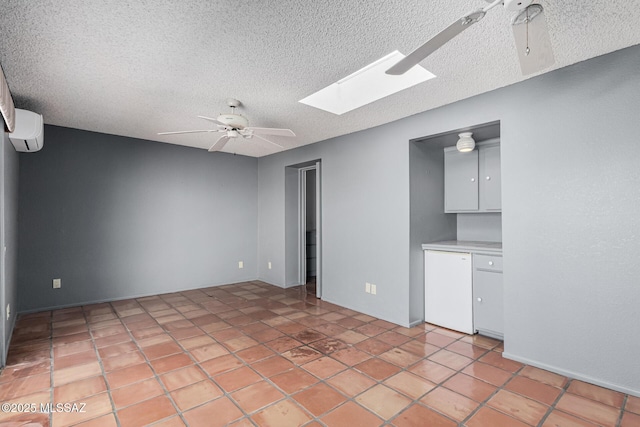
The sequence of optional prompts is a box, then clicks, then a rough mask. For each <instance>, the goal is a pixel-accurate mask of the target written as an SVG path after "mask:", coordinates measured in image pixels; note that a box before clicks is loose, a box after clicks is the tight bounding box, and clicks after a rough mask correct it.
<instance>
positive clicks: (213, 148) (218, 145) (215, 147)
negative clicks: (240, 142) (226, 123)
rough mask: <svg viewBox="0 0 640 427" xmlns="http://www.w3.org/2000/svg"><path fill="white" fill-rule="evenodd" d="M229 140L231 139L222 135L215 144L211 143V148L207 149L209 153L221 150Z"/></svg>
mask: <svg viewBox="0 0 640 427" xmlns="http://www.w3.org/2000/svg"><path fill="white" fill-rule="evenodd" d="M230 139H231V138H229V137H228V136H227V135H222V136H221V137H220V138H218V140H217V141H216V142H214V143H213V145H212V146H211V147H209V152H210V153H212V152H214V151H220V150H222V149H223V148H224V146H225V145H226V144H227V142H229V140H230Z"/></svg>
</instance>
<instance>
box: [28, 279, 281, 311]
mask: <svg viewBox="0 0 640 427" xmlns="http://www.w3.org/2000/svg"><path fill="white" fill-rule="evenodd" d="M255 281H259V282H264V280H260V279H247V280H242V281H240V282H234V283H244V282H255ZM234 283H218V284H213V285H211V284H209V285H203V286H198V287H195V288H189V289H176V290H173V291H169V292H162V293H145V294H136V295H131V296H126V297H117V298H102V299H97V300H91V301H84V302H78V303H73V304H62V305H52V306H49V307H44V308H34V309H29V310H22V311H20V312H18V314H29V313H38V312H40V311H49V310H60V309H63V308H70V307H78V306H84V305H92V304H102V303H105V302H115V301H122V300H127V299H135V298H144V297H150V296H154V295H166V294H173V293H176V292H188V291H194V290H198V289H206V288H215V287H218V286H225V285H233V284H234ZM265 283H267V282H265ZM269 284H271V283H269ZM274 286H276V285H274Z"/></svg>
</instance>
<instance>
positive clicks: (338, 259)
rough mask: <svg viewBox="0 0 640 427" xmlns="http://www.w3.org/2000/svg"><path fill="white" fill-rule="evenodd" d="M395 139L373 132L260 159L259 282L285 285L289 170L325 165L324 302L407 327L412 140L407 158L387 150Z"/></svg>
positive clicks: (390, 134) (379, 130) (392, 148)
mask: <svg viewBox="0 0 640 427" xmlns="http://www.w3.org/2000/svg"><path fill="white" fill-rule="evenodd" d="M394 139H395V135H393V130H390V131H389V132H387V131H385V128H375V129H371V130H368V131H364V132H360V133H357V134H352V135H347V136H344V137H341V138H337V139H333V140H328V141H325V142H323V143H321V144H312V145H307V146H305V147H302V148H300V149H297V150H292V151H285V152H283V153H281V154H278V155H273V156H267V157H262V158H260V159H259V161H258V166H259V167H258V170H259V196H258V200H259V201H258V207H259V212H260V215H259V231H258V233H259V239H258V266H259V268H258V271H259V277H260V278H261V279H263V280H265V281H267V282H270V283H275V284H279V285H283V284H285V283H286V280H285V276H286V269H285V259H286V258H287V254H288V253H289V252H290V248H288V247H286V246H287V245H285V236H286V235H287V234H288V233H286V232H285V228H286V227H290V226H291V224H290V223H286V222H285V221H283V220H284V219H288V218H289V217H288V216H285V207H286V203H285V187H286V186H285V169H286V166H290V165H297V164H301V163H304V162H308V161H310V160H316V159H321V160H322V172H321V180H322V183H321V184H322V194H321V199H322V215H321V218H322V229H323V236H322V266H321V267H320V266H319V268H322V287H323V288H322V298H323V299H324V300H327V301H330V302H335V303H338V304H341V305H343V306H345V307H348V308H352V309H355V310H359V311H362V312H374V313H375V314H376V315H377V316H379V317H380V318H382V319H387V320H390V321H393V322H396V323H399V324H408V322H409V313H408V310H407V304H408V301H409V288H408V286H407V285H406V284H407V283H408V281H409V269H408V265H409V263H408V260H409V227H408V220H409V180H408V161H407V160H408V157H407V152H406V144H407V142H406V141H407V140H405V142H404V144H405V150H404V151H403V150H399V149H398V148H397V146H396V145H395V144H388V141H393V140H394ZM398 216H399V217H400V218H404V219H405V221H404V222H402V221H399V222H395V221H394V219H395V218H397V217H398ZM390 219H391V220H390ZM285 224H286V227H285ZM269 260H271V261H272V262H273V269H272V270H268V269H267V262H268V261H269ZM365 282H370V283H373V284H375V285H377V295H371V294H367V293H365ZM372 307H375V310H372Z"/></svg>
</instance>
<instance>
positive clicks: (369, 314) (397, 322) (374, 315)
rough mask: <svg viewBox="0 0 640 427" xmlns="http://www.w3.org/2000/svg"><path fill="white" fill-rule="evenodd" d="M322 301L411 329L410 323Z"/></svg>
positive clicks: (334, 302) (328, 300)
mask: <svg viewBox="0 0 640 427" xmlns="http://www.w3.org/2000/svg"><path fill="white" fill-rule="evenodd" d="M321 299H322V301H326V302H328V303H331V304H335V305H339V306H340V307H344V308H348V309H349V310H353V311H357V312H358V313H362V314H366V315H367V316H371V317H375V318H376V319H380V320H384V321H385V322H389V323H393V324H394V325H398V326H402V327H403V328H410V327H411V325H410V324H409V323H408V322H399V321H398V320H396V319H389V318H385V317H381V316H379V315H377V314H372V313H366V312H364V311H362V309H361V308H355V307H352V306H349V305H345V304H343V303H339V302H336V301H333V300H331V299H327V298H325V297H322V298H321Z"/></svg>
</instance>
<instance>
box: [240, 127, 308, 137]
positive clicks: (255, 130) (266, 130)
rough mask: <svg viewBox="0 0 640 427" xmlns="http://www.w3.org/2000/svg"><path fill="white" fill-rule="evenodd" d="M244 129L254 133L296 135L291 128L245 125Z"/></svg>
mask: <svg viewBox="0 0 640 427" xmlns="http://www.w3.org/2000/svg"><path fill="white" fill-rule="evenodd" d="M244 130H248V131H251V132H253V134H254V135H276V136H296V134H295V133H293V131H292V130H291V129H275V128H254V127H246V128H244Z"/></svg>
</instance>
